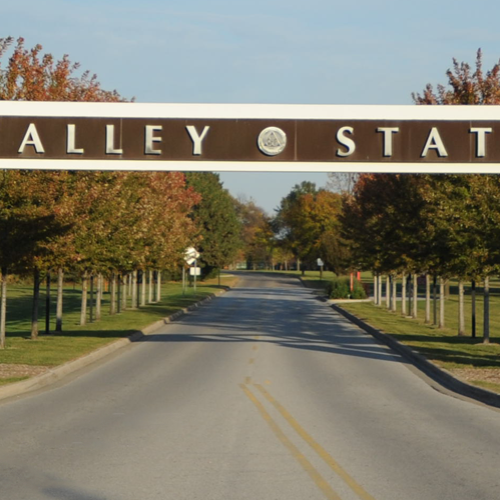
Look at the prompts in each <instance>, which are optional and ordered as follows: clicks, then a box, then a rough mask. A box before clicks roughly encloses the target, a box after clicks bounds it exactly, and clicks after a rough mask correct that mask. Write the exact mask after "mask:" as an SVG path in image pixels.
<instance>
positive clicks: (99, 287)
mask: <svg viewBox="0 0 500 500" xmlns="http://www.w3.org/2000/svg"><path fill="white" fill-rule="evenodd" d="M102 286H103V279H102V274H101V273H98V274H97V291H96V302H95V319H96V321H100V319H101V306H102V292H103V290H102Z"/></svg>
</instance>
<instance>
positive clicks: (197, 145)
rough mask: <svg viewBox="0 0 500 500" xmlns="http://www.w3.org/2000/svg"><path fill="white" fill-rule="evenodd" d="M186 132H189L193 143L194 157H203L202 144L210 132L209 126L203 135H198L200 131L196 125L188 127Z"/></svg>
mask: <svg viewBox="0 0 500 500" xmlns="http://www.w3.org/2000/svg"><path fill="white" fill-rule="evenodd" d="M186 130H187V131H188V134H189V137H191V140H192V141H193V155H197V156H199V155H201V142H202V141H203V139H205V136H206V135H207V132H208V131H209V130H210V127H209V126H208V125H207V126H206V127H205V128H204V129H203V132H202V133H201V135H198V131H197V130H196V127H195V126H194V125H187V126H186Z"/></svg>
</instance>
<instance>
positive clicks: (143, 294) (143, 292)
mask: <svg viewBox="0 0 500 500" xmlns="http://www.w3.org/2000/svg"><path fill="white" fill-rule="evenodd" d="M141 278H142V279H141V306H143V307H144V306H145V305H146V273H145V271H141Z"/></svg>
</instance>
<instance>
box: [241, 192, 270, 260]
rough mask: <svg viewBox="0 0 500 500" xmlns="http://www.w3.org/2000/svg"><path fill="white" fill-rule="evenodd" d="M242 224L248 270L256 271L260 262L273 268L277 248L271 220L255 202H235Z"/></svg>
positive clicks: (243, 250) (243, 244) (242, 200)
mask: <svg viewBox="0 0 500 500" xmlns="http://www.w3.org/2000/svg"><path fill="white" fill-rule="evenodd" d="M234 203H235V208H236V213H237V214H238V218H239V220H240V224H241V241H242V249H241V250H242V252H243V256H244V259H245V260H246V262H247V267H248V268H253V269H256V268H257V265H258V263H259V262H261V263H265V265H266V266H273V262H272V261H273V250H274V246H275V240H274V233H273V230H272V226H271V219H270V218H269V216H267V215H266V213H265V212H264V210H263V209H262V208H260V207H258V206H257V205H256V204H255V202H254V201H253V200H249V201H247V200H244V199H238V200H234Z"/></svg>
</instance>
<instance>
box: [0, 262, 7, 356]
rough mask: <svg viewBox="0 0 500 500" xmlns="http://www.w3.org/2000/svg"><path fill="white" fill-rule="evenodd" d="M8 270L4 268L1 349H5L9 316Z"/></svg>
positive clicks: (0, 309) (0, 319)
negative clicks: (7, 318)
mask: <svg viewBox="0 0 500 500" xmlns="http://www.w3.org/2000/svg"><path fill="white" fill-rule="evenodd" d="M7 276H8V273H7V268H6V267H2V288H1V293H0V296H1V301H0V349H5V337H6V332H5V323H6V314H7Z"/></svg>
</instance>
